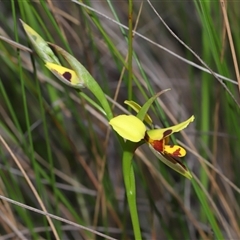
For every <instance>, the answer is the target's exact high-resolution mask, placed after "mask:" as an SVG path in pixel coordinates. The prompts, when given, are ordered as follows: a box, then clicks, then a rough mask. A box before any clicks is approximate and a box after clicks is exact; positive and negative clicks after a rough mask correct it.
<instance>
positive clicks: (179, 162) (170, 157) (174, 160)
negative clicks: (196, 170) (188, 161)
mask: <svg viewBox="0 0 240 240" xmlns="http://www.w3.org/2000/svg"><path fill="white" fill-rule="evenodd" d="M162 155H163V156H164V157H165V158H166V159H168V160H169V161H170V162H172V163H174V164H177V163H178V164H179V165H181V166H182V167H183V168H184V169H185V170H186V171H187V168H186V167H185V165H184V164H183V163H182V162H181V161H180V160H178V159H176V158H174V157H172V156H170V155H169V154H168V153H163V154H162Z"/></svg>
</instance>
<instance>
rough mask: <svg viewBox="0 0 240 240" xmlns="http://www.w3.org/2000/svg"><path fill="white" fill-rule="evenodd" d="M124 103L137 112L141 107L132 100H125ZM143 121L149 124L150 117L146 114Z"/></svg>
mask: <svg viewBox="0 0 240 240" xmlns="http://www.w3.org/2000/svg"><path fill="white" fill-rule="evenodd" d="M124 103H125V104H127V105H128V106H129V107H131V108H132V109H133V110H134V111H135V112H136V113H138V112H139V111H140V109H141V108H142V107H141V106H140V105H139V104H138V103H136V102H134V101H130V100H125V101H124ZM144 121H145V122H146V123H148V124H150V125H151V124H152V119H151V117H150V116H149V115H148V114H146V115H145V117H144Z"/></svg>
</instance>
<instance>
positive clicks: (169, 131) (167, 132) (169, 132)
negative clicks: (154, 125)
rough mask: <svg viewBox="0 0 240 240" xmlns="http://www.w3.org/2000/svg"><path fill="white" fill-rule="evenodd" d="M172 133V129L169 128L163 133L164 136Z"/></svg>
mask: <svg viewBox="0 0 240 240" xmlns="http://www.w3.org/2000/svg"><path fill="white" fill-rule="evenodd" d="M171 133H172V130H171V129H168V130H166V131H165V132H164V133H163V137H166V136H168V135H170V134H171Z"/></svg>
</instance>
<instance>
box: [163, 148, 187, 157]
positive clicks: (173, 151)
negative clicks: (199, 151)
mask: <svg viewBox="0 0 240 240" xmlns="http://www.w3.org/2000/svg"><path fill="white" fill-rule="evenodd" d="M163 151H164V153H167V154H169V155H171V156H173V157H184V156H185V155H186V150H185V149H184V148H182V147H180V146H178V145H164V147H163Z"/></svg>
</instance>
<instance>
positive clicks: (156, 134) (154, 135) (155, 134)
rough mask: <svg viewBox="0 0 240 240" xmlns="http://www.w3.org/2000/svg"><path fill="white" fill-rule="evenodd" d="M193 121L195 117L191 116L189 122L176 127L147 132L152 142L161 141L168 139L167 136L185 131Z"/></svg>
mask: <svg viewBox="0 0 240 240" xmlns="http://www.w3.org/2000/svg"><path fill="white" fill-rule="evenodd" d="M193 120H194V116H191V117H190V118H189V119H188V120H186V121H184V122H181V123H179V124H177V125H174V126H172V127H168V128H161V129H153V130H149V131H147V135H148V136H149V138H150V139H152V140H160V139H163V138H166V137H167V136H170V135H171V134H173V133H174V132H179V131H181V130H183V129H184V128H186V127H187V126H188V125H189V123H190V122H193Z"/></svg>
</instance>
